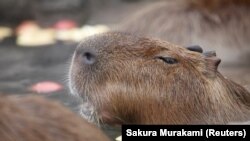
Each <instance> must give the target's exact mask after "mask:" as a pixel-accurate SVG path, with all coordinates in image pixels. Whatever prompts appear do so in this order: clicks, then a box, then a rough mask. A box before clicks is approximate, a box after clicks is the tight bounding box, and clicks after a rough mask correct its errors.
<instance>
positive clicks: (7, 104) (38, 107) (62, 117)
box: [0, 95, 109, 141]
mask: <svg viewBox="0 0 250 141" xmlns="http://www.w3.org/2000/svg"><path fill="white" fill-rule="evenodd" d="M0 115H1V116H0V137H1V140H2V141H108V140H109V139H108V137H107V136H106V135H105V134H104V133H103V132H102V131H101V130H100V129H98V128H97V127H95V126H94V125H92V124H90V123H88V122H87V121H86V120H84V119H82V118H81V117H79V116H78V115H76V114H75V113H73V112H72V111H70V110H69V109H68V108H66V107H64V106H62V105H61V104H60V103H59V102H55V101H51V100H48V99H45V98H42V97H39V96H30V95H29V96H22V97H16V96H1V97H0Z"/></svg>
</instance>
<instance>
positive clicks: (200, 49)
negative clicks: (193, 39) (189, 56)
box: [186, 45, 203, 53]
mask: <svg viewBox="0 0 250 141" xmlns="http://www.w3.org/2000/svg"><path fill="white" fill-rule="evenodd" d="M186 48H187V49H188V50H190V51H195V52H199V53H202V52H203V49H202V48H201V47H200V46H199V45H193V46H187V47H186Z"/></svg>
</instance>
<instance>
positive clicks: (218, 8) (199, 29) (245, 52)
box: [118, 0, 250, 65]
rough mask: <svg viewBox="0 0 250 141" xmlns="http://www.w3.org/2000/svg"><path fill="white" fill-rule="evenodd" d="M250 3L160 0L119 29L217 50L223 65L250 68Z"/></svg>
mask: <svg viewBox="0 0 250 141" xmlns="http://www.w3.org/2000/svg"><path fill="white" fill-rule="evenodd" d="M249 13H250V0H163V1H161V2H155V3H151V4H149V6H148V7H146V8H143V9H139V10H138V12H136V13H135V14H134V15H132V16H130V17H127V18H126V19H125V20H124V21H122V24H121V25H120V27H119V28H118V29H119V30H121V31H125V32H132V33H137V34H138V33H140V34H142V35H147V36H148V35H149V36H153V37H157V38H160V39H164V40H166V41H170V42H173V43H175V44H180V45H183V46H188V45H193V44H199V45H201V46H203V47H204V49H206V50H216V51H217V54H218V55H219V56H220V57H221V58H222V59H223V60H224V61H223V65H246V64H247V65H249V54H250V47H249V44H250V40H249V37H250V14H249Z"/></svg>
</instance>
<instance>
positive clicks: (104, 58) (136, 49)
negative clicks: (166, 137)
mask: <svg viewBox="0 0 250 141" xmlns="http://www.w3.org/2000/svg"><path fill="white" fill-rule="evenodd" d="M219 63H220V59H219V58H217V57H216V54H215V52H205V53H202V49H201V48H199V47H197V46H196V47H188V48H184V47H180V46H178V45H174V44H171V43H168V42H165V41H161V40H157V39H152V38H147V37H138V36H134V35H130V34H127V33H120V32H110V33H104V34H100V35H96V36H92V37H89V38H86V39H85V40H83V41H82V42H81V43H80V44H79V46H78V47H77V48H76V50H75V53H74V55H73V59H72V64H71V68H70V72H69V77H70V78H69V83H70V88H71V90H72V93H73V94H76V95H80V96H81V97H82V98H83V99H84V100H86V101H87V102H88V103H89V105H92V107H93V110H94V111H95V112H93V115H91V117H95V118H96V120H98V121H101V122H104V123H107V124H124V123H138V124H154V123H157V124H167V123H168V124H193V123H226V122H229V121H231V120H239V119H243V118H245V117H246V116H245V114H243V113H245V112H246V111H247V110H245V109H244V108H242V107H246V104H247V103H248V102H249V101H250V100H248V101H246V100H245V97H244V96H241V94H242V93H246V94H248V92H247V91H246V90H245V89H244V88H242V87H240V86H239V85H237V84H235V83H233V82H231V81H229V80H227V79H225V78H224V77H223V76H222V75H221V74H220V73H219V72H218V71H217V67H218V65H219ZM234 87H237V92H235V89H234ZM231 93H234V94H231ZM235 93H237V94H235ZM248 95H249V94H248ZM243 97H244V98H243ZM247 98H249V97H247ZM239 107H240V108H239ZM235 114H237V115H236V116H235Z"/></svg>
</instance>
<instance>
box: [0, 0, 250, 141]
mask: <svg viewBox="0 0 250 141" xmlns="http://www.w3.org/2000/svg"><path fill="white" fill-rule="evenodd" d="M157 1H160V0H0V94H2V95H20V96H22V95H27V94H32V95H44V96H45V97H48V98H50V99H55V100H58V101H60V102H62V103H63V104H64V105H66V106H68V107H69V108H70V109H72V110H73V111H75V112H78V110H79V103H80V101H79V100H78V99H77V98H75V97H72V96H71V95H69V90H68V86H67V79H68V77H67V73H68V67H69V63H70V58H71V56H72V54H73V51H74V49H75V47H76V46H77V43H79V41H81V40H82V39H83V38H85V37H87V36H90V35H93V34H97V33H102V32H107V31H109V30H112V29H116V28H117V27H118V26H119V24H120V23H121V22H122V21H126V20H127V19H129V18H130V17H131V16H133V15H134V14H135V13H136V12H137V11H139V10H140V9H143V8H144V7H146V6H148V5H150V4H152V3H155V2H157ZM222 61H223V60H222ZM219 69H220V71H221V72H222V73H223V74H224V75H225V76H227V77H228V78H230V79H233V80H234V81H236V82H238V83H239V84H241V85H243V86H244V87H246V88H247V89H248V90H250V75H249V72H250V69H249V65H243V66H240V67H239V66H237V65H234V66H231V67H223V68H219ZM104 130H105V131H106V132H107V134H108V135H109V136H111V137H112V138H115V137H116V136H117V135H118V134H119V133H118V132H115V131H113V130H111V129H110V130H109V129H107V130H106V129H104Z"/></svg>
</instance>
